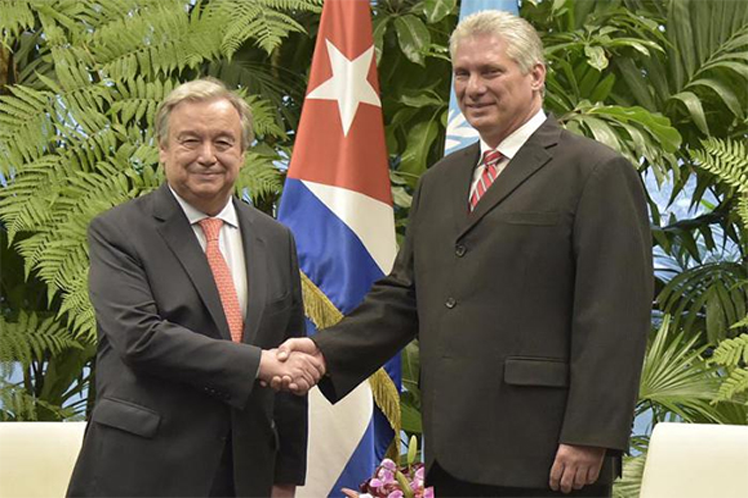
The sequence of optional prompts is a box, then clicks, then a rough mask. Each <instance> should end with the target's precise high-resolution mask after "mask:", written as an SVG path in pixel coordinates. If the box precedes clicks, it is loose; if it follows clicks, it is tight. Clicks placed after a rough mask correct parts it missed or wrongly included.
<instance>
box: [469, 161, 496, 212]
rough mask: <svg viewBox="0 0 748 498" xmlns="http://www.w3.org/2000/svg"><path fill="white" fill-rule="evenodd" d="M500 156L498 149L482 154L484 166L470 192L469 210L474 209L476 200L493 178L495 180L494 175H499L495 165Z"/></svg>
mask: <svg viewBox="0 0 748 498" xmlns="http://www.w3.org/2000/svg"><path fill="white" fill-rule="evenodd" d="M502 157H503V156H502V155H501V152H499V151H498V150H487V151H486V152H485V153H484V154H483V164H484V165H485V166H486V167H485V168H483V173H481V175H480V178H479V179H478V183H476V184H475V187H474V188H473V193H472V194H470V211H471V212H472V211H473V210H474V209H475V206H477V205H478V201H480V199H481V197H483V194H485V193H486V191H487V190H488V187H490V186H491V184H492V183H493V182H494V180H496V177H497V176H499V168H498V167H497V165H498V164H499V161H501V158H502Z"/></svg>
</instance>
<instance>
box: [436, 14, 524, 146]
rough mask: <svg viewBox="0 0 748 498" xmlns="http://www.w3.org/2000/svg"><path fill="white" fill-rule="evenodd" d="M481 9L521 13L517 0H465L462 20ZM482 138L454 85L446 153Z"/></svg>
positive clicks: (451, 95)
mask: <svg viewBox="0 0 748 498" xmlns="http://www.w3.org/2000/svg"><path fill="white" fill-rule="evenodd" d="M481 10H505V11H507V12H511V13H512V14H514V15H519V9H518V7H517V0H463V1H462V4H461V6H460V20H462V19H464V18H465V17H467V16H469V15H470V14H473V13H475V12H478V11H481ZM479 139H480V137H479V136H478V131H477V130H476V129H475V128H473V127H472V126H470V124H469V123H468V122H467V120H465V116H463V115H462V112H461V111H460V108H459V106H458V105H457V98H456V97H455V91H454V85H452V91H451V93H450V96H449V113H448V115H447V135H446V140H445V141H444V154H445V155H447V154H449V153H451V152H454V151H456V150H458V149H462V148H463V147H467V146H468V145H470V144H472V143H475V142H477V141H478V140H479Z"/></svg>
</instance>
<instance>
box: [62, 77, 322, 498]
mask: <svg viewBox="0 0 748 498" xmlns="http://www.w3.org/2000/svg"><path fill="white" fill-rule="evenodd" d="M156 127H157V135H158V142H159V149H160V162H161V163H162V164H163V167H164V172H165V175H166V180H167V182H166V183H165V184H164V185H162V186H161V187H160V188H159V189H157V190H156V191H154V192H152V193H150V194H148V195H145V196H142V197H139V198H137V199H135V200H133V201H130V202H128V203H126V204H123V205H121V206H118V207H116V208H114V209H112V210H110V211H108V212H106V213H104V214H103V215H101V216H98V217H97V218H96V219H94V220H93V221H92V222H91V225H90V227H89V247H90V257H91V268H90V275H89V285H90V296H91V302H92V303H93V305H94V309H95V311H96V322H97V327H98V338H99V343H98V354H97V359H96V397H97V399H96V404H95V407H94V409H93V412H92V414H91V419H90V421H89V424H88V427H87V430H86V435H85V438H84V442H83V448H82V450H81V453H80V456H79V458H78V462H77V464H76V467H75V470H74V473H73V476H72V479H71V482H70V486H69V489H68V494H69V496H98V497H101V496H149V497H150V496H175V497H176V496H179V497H185V496H202V497H205V496H270V495H272V496H293V494H294V491H295V485H297V484H302V483H303V482H304V478H305V472H306V443H307V404H306V398H305V397H303V396H300V397H298V396H294V395H292V394H289V393H279V394H276V393H275V392H274V391H273V390H272V389H269V388H267V387H262V386H261V385H260V382H261V381H268V380H270V379H271V378H272V376H273V375H278V374H282V373H283V371H284V370H286V374H287V375H289V376H290V377H296V378H297V380H299V382H301V384H302V385H304V386H307V384H311V383H313V382H314V381H315V380H317V379H318V377H319V374H318V373H314V372H317V370H316V368H315V364H314V363H315V361H314V360H313V359H311V358H308V357H302V356H300V355H297V356H296V358H294V359H293V360H292V362H291V364H289V367H290V368H286V367H285V366H284V365H283V364H282V363H280V362H279V361H278V360H277V359H276V356H275V353H270V352H268V351H263V349H270V348H274V347H276V346H277V345H278V344H280V343H281V342H282V341H284V340H285V339H287V338H289V337H291V336H294V335H299V334H303V333H304V321H303V309H302V302H301V293H300V282H299V271H298V266H297V260H296V250H295V245H294V241H293V238H292V237H291V234H290V232H289V231H288V230H287V229H286V228H285V227H283V226H282V225H280V224H278V223H277V222H275V221H274V220H272V219H271V218H270V217H268V216H266V215H264V214H262V213H260V212H259V211H257V210H255V209H253V208H252V207H250V206H248V205H246V204H244V203H242V202H240V201H238V200H237V199H236V198H234V197H233V196H232V193H233V191H234V183H235V181H236V178H237V175H238V172H239V169H240V168H241V167H242V166H243V164H244V153H245V151H246V149H247V147H248V145H249V144H250V143H251V141H252V116H251V112H250V110H249V107H248V106H247V104H246V103H245V102H244V101H243V100H242V99H241V98H240V97H238V96H237V95H235V94H234V93H232V92H229V91H228V90H227V89H226V87H225V86H223V84H221V83H220V82H218V81H217V80H212V79H204V80H197V81H193V82H190V83H186V84H184V85H181V86H179V87H178V88H176V89H175V90H174V91H173V92H172V93H171V94H170V95H169V96H168V97H167V98H166V99H165V101H164V102H163V103H162V104H161V107H160V108H159V111H158V114H157V117H156ZM317 366H319V365H317ZM309 372H313V373H309ZM284 375H285V374H284Z"/></svg>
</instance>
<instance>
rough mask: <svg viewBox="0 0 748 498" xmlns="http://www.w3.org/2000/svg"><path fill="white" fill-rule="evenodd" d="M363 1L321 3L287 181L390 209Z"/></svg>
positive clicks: (368, 23) (373, 63) (368, 21)
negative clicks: (349, 193)
mask: <svg viewBox="0 0 748 498" xmlns="http://www.w3.org/2000/svg"><path fill="white" fill-rule="evenodd" d="M378 95H379V83H378V80H377V68H376V58H375V57H374V49H373V38H372V29H371V13H370V5H369V2H368V0H327V1H326V2H325V6H324V8H323V11H322V18H321V21H320V27H319V32H318V35H317V42H316V45H315V48H314V56H313V59H312V68H311V73H310V76H309V85H308V87H307V98H306V99H305V101H304V107H303V109H302V113H301V121H300V123H299V129H298V136H297V139H296V143H295V145H294V151H293V156H292V158H291V165H290V168H289V171H288V176H289V177H290V178H297V179H300V180H307V181H312V182H317V183H322V184H325V185H331V186H336V187H341V188H346V189H349V190H353V191H356V192H360V193H362V194H364V195H367V196H369V197H372V198H374V199H378V200H380V201H382V202H385V203H387V204H390V205H391V204H392V194H391V191H390V183H389V169H388V165H387V147H386V144H385V140H384V124H383V120H382V109H381V103H380V100H379V97H378Z"/></svg>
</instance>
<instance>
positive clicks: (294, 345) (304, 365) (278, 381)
mask: <svg viewBox="0 0 748 498" xmlns="http://www.w3.org/2000/svg"><path fill="white" fill-rule="evenodd" d="M326 371H327V366H326V364H325V358H324V356H322V353H321V352H320V350H319V349H318V348H317V345H316V344H315V343H314V341H312V340H311V339H309V338H307V337H303V338H298V339H288V340H287V341H286V342H284V343H283V344H281V345H280V346H279V347H278V348H277V349H271V350H266V351H263V352H262V356H261V357H260V373H259V378H260V382H261V383H262V385H266V386H267V385H269V386H270V387H272V388H273V389H274V390H276V391H290V392H292V393H294V394H296V395H299V396H301V395H304V394H306V393H307V392H308V391H309V390H310V389H311V388H312V387H314V386H315V385H317V383H318V382H319V380H320V379H321V378H322V376H323V375H325V372H326Z"/></svg>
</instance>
